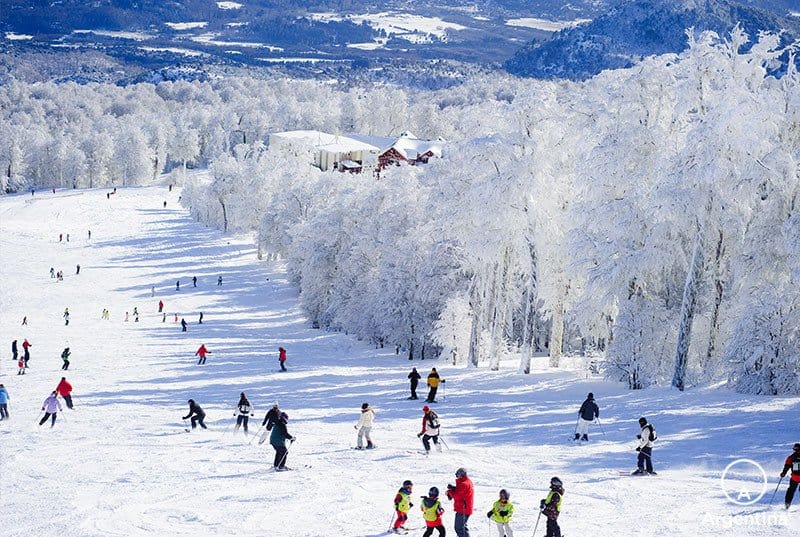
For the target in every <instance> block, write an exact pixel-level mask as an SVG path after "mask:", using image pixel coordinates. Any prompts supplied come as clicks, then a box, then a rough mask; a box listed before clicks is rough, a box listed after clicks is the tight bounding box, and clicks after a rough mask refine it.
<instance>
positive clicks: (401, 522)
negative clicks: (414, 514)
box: [392, 479, 414, 533]
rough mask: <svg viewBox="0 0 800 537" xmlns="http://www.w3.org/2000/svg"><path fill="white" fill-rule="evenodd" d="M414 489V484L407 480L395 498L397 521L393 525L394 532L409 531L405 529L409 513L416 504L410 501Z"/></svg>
mask: <svg viewBox="0 0 800 537" xmlns="http://www.w3.org/2000/svg"><path fill="white" fill-rule="evenodd" d="M413 487H414V483H412V482H411V481H409V480H408V479H406V480H405V481H403V486H402V487H400V489H399V490H398V491H397V494H396V495H395V497H394V510H395V519H394V524H393V525H392V531H394V532H395V533H401V532H407V531H408V528H406V527H405V524H406V521H407V520H408V512H409V511H410V510H411V508H412V507H414V504H413V503H411V501H410V500H411V490H412V489H413Z"/></svg>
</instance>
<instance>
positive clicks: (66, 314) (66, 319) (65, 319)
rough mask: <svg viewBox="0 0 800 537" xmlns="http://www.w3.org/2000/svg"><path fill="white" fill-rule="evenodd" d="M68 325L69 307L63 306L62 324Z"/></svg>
mask: <svg viewBox="0 0 800 537" xmlns="http://www.w3.org/2000/svg"><path fill="white" fill-rule="evenodd" d="M67 325H69V308H64V326H67Z"/></svg>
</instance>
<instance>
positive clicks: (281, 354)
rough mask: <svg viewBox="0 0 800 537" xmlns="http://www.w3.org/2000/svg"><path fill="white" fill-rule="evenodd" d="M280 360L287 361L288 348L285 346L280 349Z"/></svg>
mask: <svg viewBox="0 0 800 537" xmlns="http://www.w3.org/2000/svg"><path fill="white" fill-rule="evenodd" d="M278 360H280V361H281V362H285V361H286V349H284V348H283V347H281V348H280V349H278Z"/></svg>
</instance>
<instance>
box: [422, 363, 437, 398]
mask: <svg viewBox="0 0 800 537" xmlns="http://www.w3.org/2000/svg"><path fill="white" fill-rule="evenodd" d="M428 387H429V388H430V391H429V392H428V398H427V399H425V402H426V403H435V402H436V391H437V390H438V389H439V373H437V372H436V368H435V367H434V368H433V369H431V372H430V373H428Z"/></svg>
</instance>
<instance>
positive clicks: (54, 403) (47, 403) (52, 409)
mask: <svg viewBox="0 0 800 537" xmlns="http://www.w3.org/2000/svg"><path fill="white" fill-rule="evenodd" d="M56 396H57V393H56V392H53V393H51V394H50V395H49V396H48V397H47V399H45V400H44V403H42V412H44V413H45V414H44V417H43V418H42V419H41V420H40V421H39V425H40V426H41V425H43V424H44V422H46V421H47V418H50V417H52V422H51V423H50V427H52V426H53V425H55V424H56V414H58V411H59V410H63V409H62V408H61V403H60V402H59V401H58V397H56Z"/></svg>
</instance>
